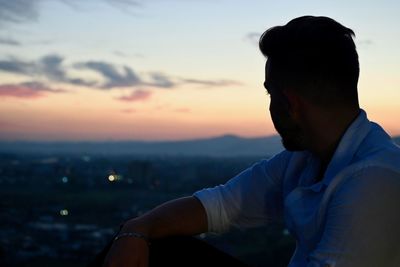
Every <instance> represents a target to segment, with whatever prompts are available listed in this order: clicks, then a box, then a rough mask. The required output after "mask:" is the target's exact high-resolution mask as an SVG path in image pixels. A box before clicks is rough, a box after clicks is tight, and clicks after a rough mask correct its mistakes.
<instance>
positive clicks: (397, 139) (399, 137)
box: [393, 136, 400, 146]
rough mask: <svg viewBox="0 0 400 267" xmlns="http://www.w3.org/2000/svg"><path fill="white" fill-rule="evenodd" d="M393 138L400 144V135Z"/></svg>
mask: <svg viewBox="0 0 400 267" xmlns="http://www.w3.org/2000/svg"><path fill="white" fill-rule="evenodd" d="M393 140H394V141H395V142H396V143H397V144H398V145H399V146H400V136H396V137H393Z"/></svg>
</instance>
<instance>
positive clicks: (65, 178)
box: [61, 176, 68, 184]
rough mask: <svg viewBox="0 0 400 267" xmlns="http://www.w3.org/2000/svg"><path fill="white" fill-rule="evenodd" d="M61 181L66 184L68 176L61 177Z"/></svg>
mask: <svg viewBox="0 0 400 267" xmlns="http://www.w3.org/2000/svg"><path fill="white" fill-rule="evenodd" d="M61 181H62V182H63V183H64V184H66V183H68V177H66V176H64V177H63V178H61Z"/></svg>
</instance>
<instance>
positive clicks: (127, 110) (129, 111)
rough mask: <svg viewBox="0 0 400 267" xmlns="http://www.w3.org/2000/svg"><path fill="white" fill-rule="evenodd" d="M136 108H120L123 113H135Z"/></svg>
mask: <svg viewBox="0 0 400 267" xmlns="http://www.w3.org/2000/svg"><path fill="white" fill-rule="evenodd" d="M136 111H137V110H136V109H133V108H127V109H121V112H123V113H135V112H136Z"/></svg>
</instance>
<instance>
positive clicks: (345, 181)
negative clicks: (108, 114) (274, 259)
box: [104, 16, 400, 267]
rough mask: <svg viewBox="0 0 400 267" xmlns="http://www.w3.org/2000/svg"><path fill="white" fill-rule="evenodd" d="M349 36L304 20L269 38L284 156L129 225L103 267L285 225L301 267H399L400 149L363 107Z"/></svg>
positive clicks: (326, 23) (270, 86)
mask: <svg viewBox="0 0 400 267" xmlns="http://www.w3.org/2000/svg"><path fill="white" fill-rule="evenodd" d="M353 36H354V33H353V31H352V30H351V29H349V28H346V27H344V26H342V25H341V24H339V23H337V22H336V21H334V20H332V19H330V18H327V17H313V16H304V17H300V18H296V19H294V20H292V21H290V22H289V23H288V24H286V25H285V26H277V27H274V28H271V29H269V30H267V31H266V32H265V33H264V34H263V35H262V36H261V39H260V49H261V51H262V53H263V54H264V55H265V56H266V57H267V63H266V68H265V73H266V77H265V82H264V86H265V88H266V90H267V92H268V94H269V95H270V98H271V99H270V108H269V109H270V114H271V118H272V120H273V123H274V125H275V128H276V130H277V131H278V133H279V134H280V135H281V137H282V142H283V145H284V146H285V148H286V150H285V151H283V152H281V153H280V154H278V155H276V156H275V157H273V158H272V159H270V160H264V161H261V162H259V163H256V164H255V165H254V166H252V167H251V168H249V169H247V170H245V171H244V172H242V173H240V174H239V175H237V176H236V177H235V178H233V179H232V180H230V181H229V182H228V183H226V184H225V185H220V186H217V187H215V188H210V189H204V190H201V191H198V192H196V193H195V194H194V195H193V196H191V197H186V198H181V199H177V200H173V201H170V202H167V203H165V204H163V205H161V206H159V207H157V208H155V209H154V210H152V211H150V212H148V213H146V214H145V215H143V216H141V217H139V218H134V219H132V220H129V221H128V222H126V223H125V224H124V226H123V228H122V229H121V231H120V234H119V235H118V237H117V238H116V240H115V241H114V243H113V245H112V247H111V249H110V251H109V253H108V255H107V257H106V260H105V265H104V266H147V263H148V262H147V261H148V253H149V248H148V243H147V239H151V240H156V239H158V238H161V237H166V236H173V235H195V234H199V233H203V232H207V231H212V232H223V231H227V230H228V229H229V228H230V227H232V226H238V227H252V226H258V225H263V224H267V223H268V222H270V221H273V220H276V219H279V218H282V217H283V218H284V219H285V223H286V226H287V228H288V229H289V231H290V233H291V234H292V235H293V236H294V237H295V238H296V241H297V248H296V251H295V252H294V255H293V257H292V259H291V261H290V263H289V266H290V267H298V266H301V267H303V266H309V267H311V266H332V267H333V266H336V267H345V266H346V267H347V266H352V267H358V266H359V267H361V266H363V267H365V266H386V267H389V266H393V267H394V266H400V227H399V225H400V212H399V211H400V148H399V147H397V146H396V145H395V144H394V143H393V142H392V141H391V138H390V137H389V136H388V135H387V134H386V133H385V132H384V130H383V129H382V128H381V127H380V126H378V125H377V124H375V123H373V122H370V121H369V120H368V119H367V116H366V113H365V112H364V111H363V110H361V109H360V108H359V104H358V96H357V82H358V76H359V64H358V55H357V52H356V48H355V45H354V42H353V39H352V37H353Z"/></svg>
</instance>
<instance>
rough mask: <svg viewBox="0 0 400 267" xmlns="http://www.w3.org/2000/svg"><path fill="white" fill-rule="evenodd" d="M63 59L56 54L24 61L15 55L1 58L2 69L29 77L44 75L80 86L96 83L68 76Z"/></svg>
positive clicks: (56, 80)
mask: <svg viewBox="0 0 400 267" xmlns="http://www.w3.org/2000/svg"><path fill="white" fill-rule="evenodd" d="M63 61H64V58H63V57H61V56H59V55H55V54H50V55H46V56H44V57H42V58H40V59H39V60H38V61H23V60H20V59H17V58H15V57H10V58H9V59H7V60H0V70H2V71H6V72H11V73H15V74H21V75H25V76H29V77H33V76H43V77H45V78H46V79H48V80H50V81H53V82H62V83H67V84H72V85H80V86H94V85H95V82H93V81H85V80H83V79H79V78H70V77H68V75H67V74H66V69H65V68H64V66H62V62H63Z"/></svg>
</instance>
